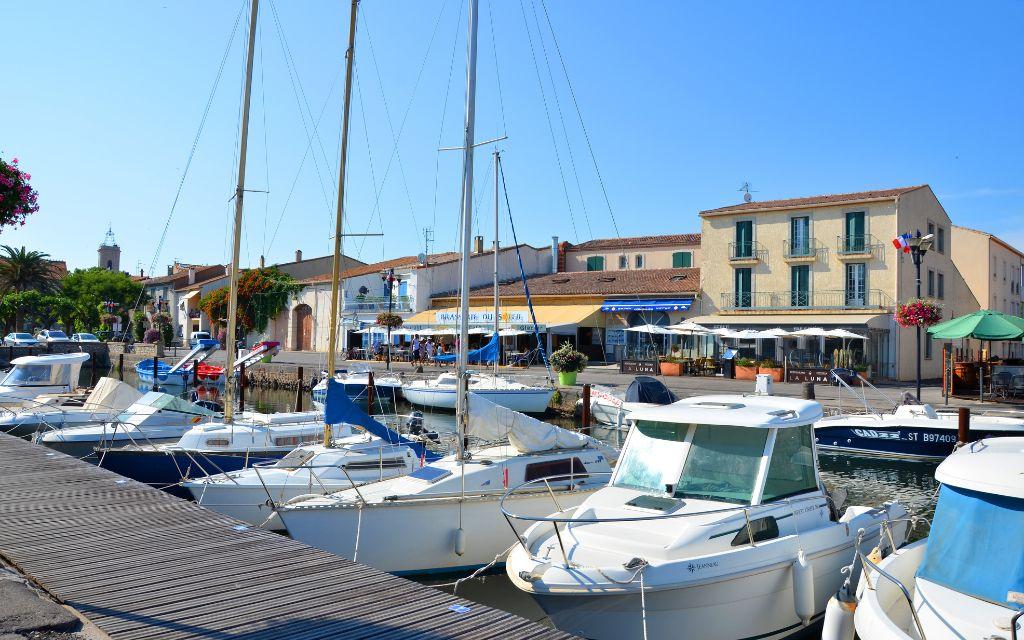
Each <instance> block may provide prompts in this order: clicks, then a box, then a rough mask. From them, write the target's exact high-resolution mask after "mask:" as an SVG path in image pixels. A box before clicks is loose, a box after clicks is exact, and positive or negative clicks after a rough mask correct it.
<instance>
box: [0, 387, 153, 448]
mask: <svg viewBox="0 0 1024 640" xmlns="http://www.w3.org/2000/svg"><path fill="white" fill-rule="evenodd" d="M141 397H142V393H140V392H139V390H138V389H136V388H135V387H133V386H131V385H129V384H125V383H124V382H120V381H118V380H115V379H114V378H100V380H99V382H97V383H96V386H95V387H93V390H92V391H91V392H90V393H89V395H88V396H86V398H85V400H84V401H82V400H81V399H80V398H72V397H69V396H67V395H63V394H56V395H50V396H39V397H38V398H36V399H35V400H34V401H32V402H31V403H30V404H29V406H28V407H26V408H22V409H14V408H5V409H2V410H0V432H2V433H7V434H10V435H13V436H18V437H27V436H30V435H32V434H33V433H35V432H37V431H44V430H48V429H63V428H65V427H80V426H85V425H90V424H99V423H102V422H109V421H111V420H114V419H115V418H117V415H118V414H119V413H121V412H122V411H124V410H125V409H127V408H128V407H129V406H131V405H132V404H133V403H135V402H136V401H138V399H139V398H141Z"/></svg>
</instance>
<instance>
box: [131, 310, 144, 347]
mask: <svg viewBox="0 0 1024 640" xmlns="http://www.w3.org/2000/svg"><path fill="white" fill-rule="evenodd" d="M132 335H134V336H135V341H136V342H142V339H143V338H144V337H145V335H146V314H145V313H143V312H142V311H136V312H135V313H133V314H132Z"/></svg>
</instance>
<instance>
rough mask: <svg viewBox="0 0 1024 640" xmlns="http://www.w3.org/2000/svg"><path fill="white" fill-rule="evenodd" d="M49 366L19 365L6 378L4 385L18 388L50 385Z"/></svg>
mask: <svg viewBox="0 0 1024 640" xmlns="http://www.w3.org/2000/svg"><path fill="white" fill-rule="evenodd" d="M51 368H53V367H51V365H48V364H19V365H15V366H14V368H13V369H11V372H10V373H8V374H7V377H5V378H4V381H3V384H5V385H11V386H17V385H30V384H50V376H51V373H52V372H51V371H50V369H51Z"/></svg>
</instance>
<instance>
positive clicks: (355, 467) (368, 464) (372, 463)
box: [341, 458, 405, 471]
mask: <svg viewBox="0 0 1024 640" xmlns="http://www.w3.org/2000/svg"><path fill="white" fill-rule="evenodd" d="M341 466H343V467H345V468H346V469H348V470H349V471H367V470H369V471H373V470H376V469H400V468H403V467H405V459H404V458H384V459H383V460H381V459H378V460H360V461H358V462H347V463H343V464H342V465H341Z"/></svg>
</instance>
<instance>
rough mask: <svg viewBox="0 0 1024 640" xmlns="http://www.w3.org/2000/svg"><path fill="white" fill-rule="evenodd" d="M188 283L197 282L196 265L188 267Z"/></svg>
mask: <svg viewBox="0 0 1024 640" xmlns="http://www.w3.org/2000/svg"><path fill="white" fill-rule="evenodd" d="M188 283H189V284H195V283H196V268H195V267H189V268H188Z"/></svg>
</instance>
